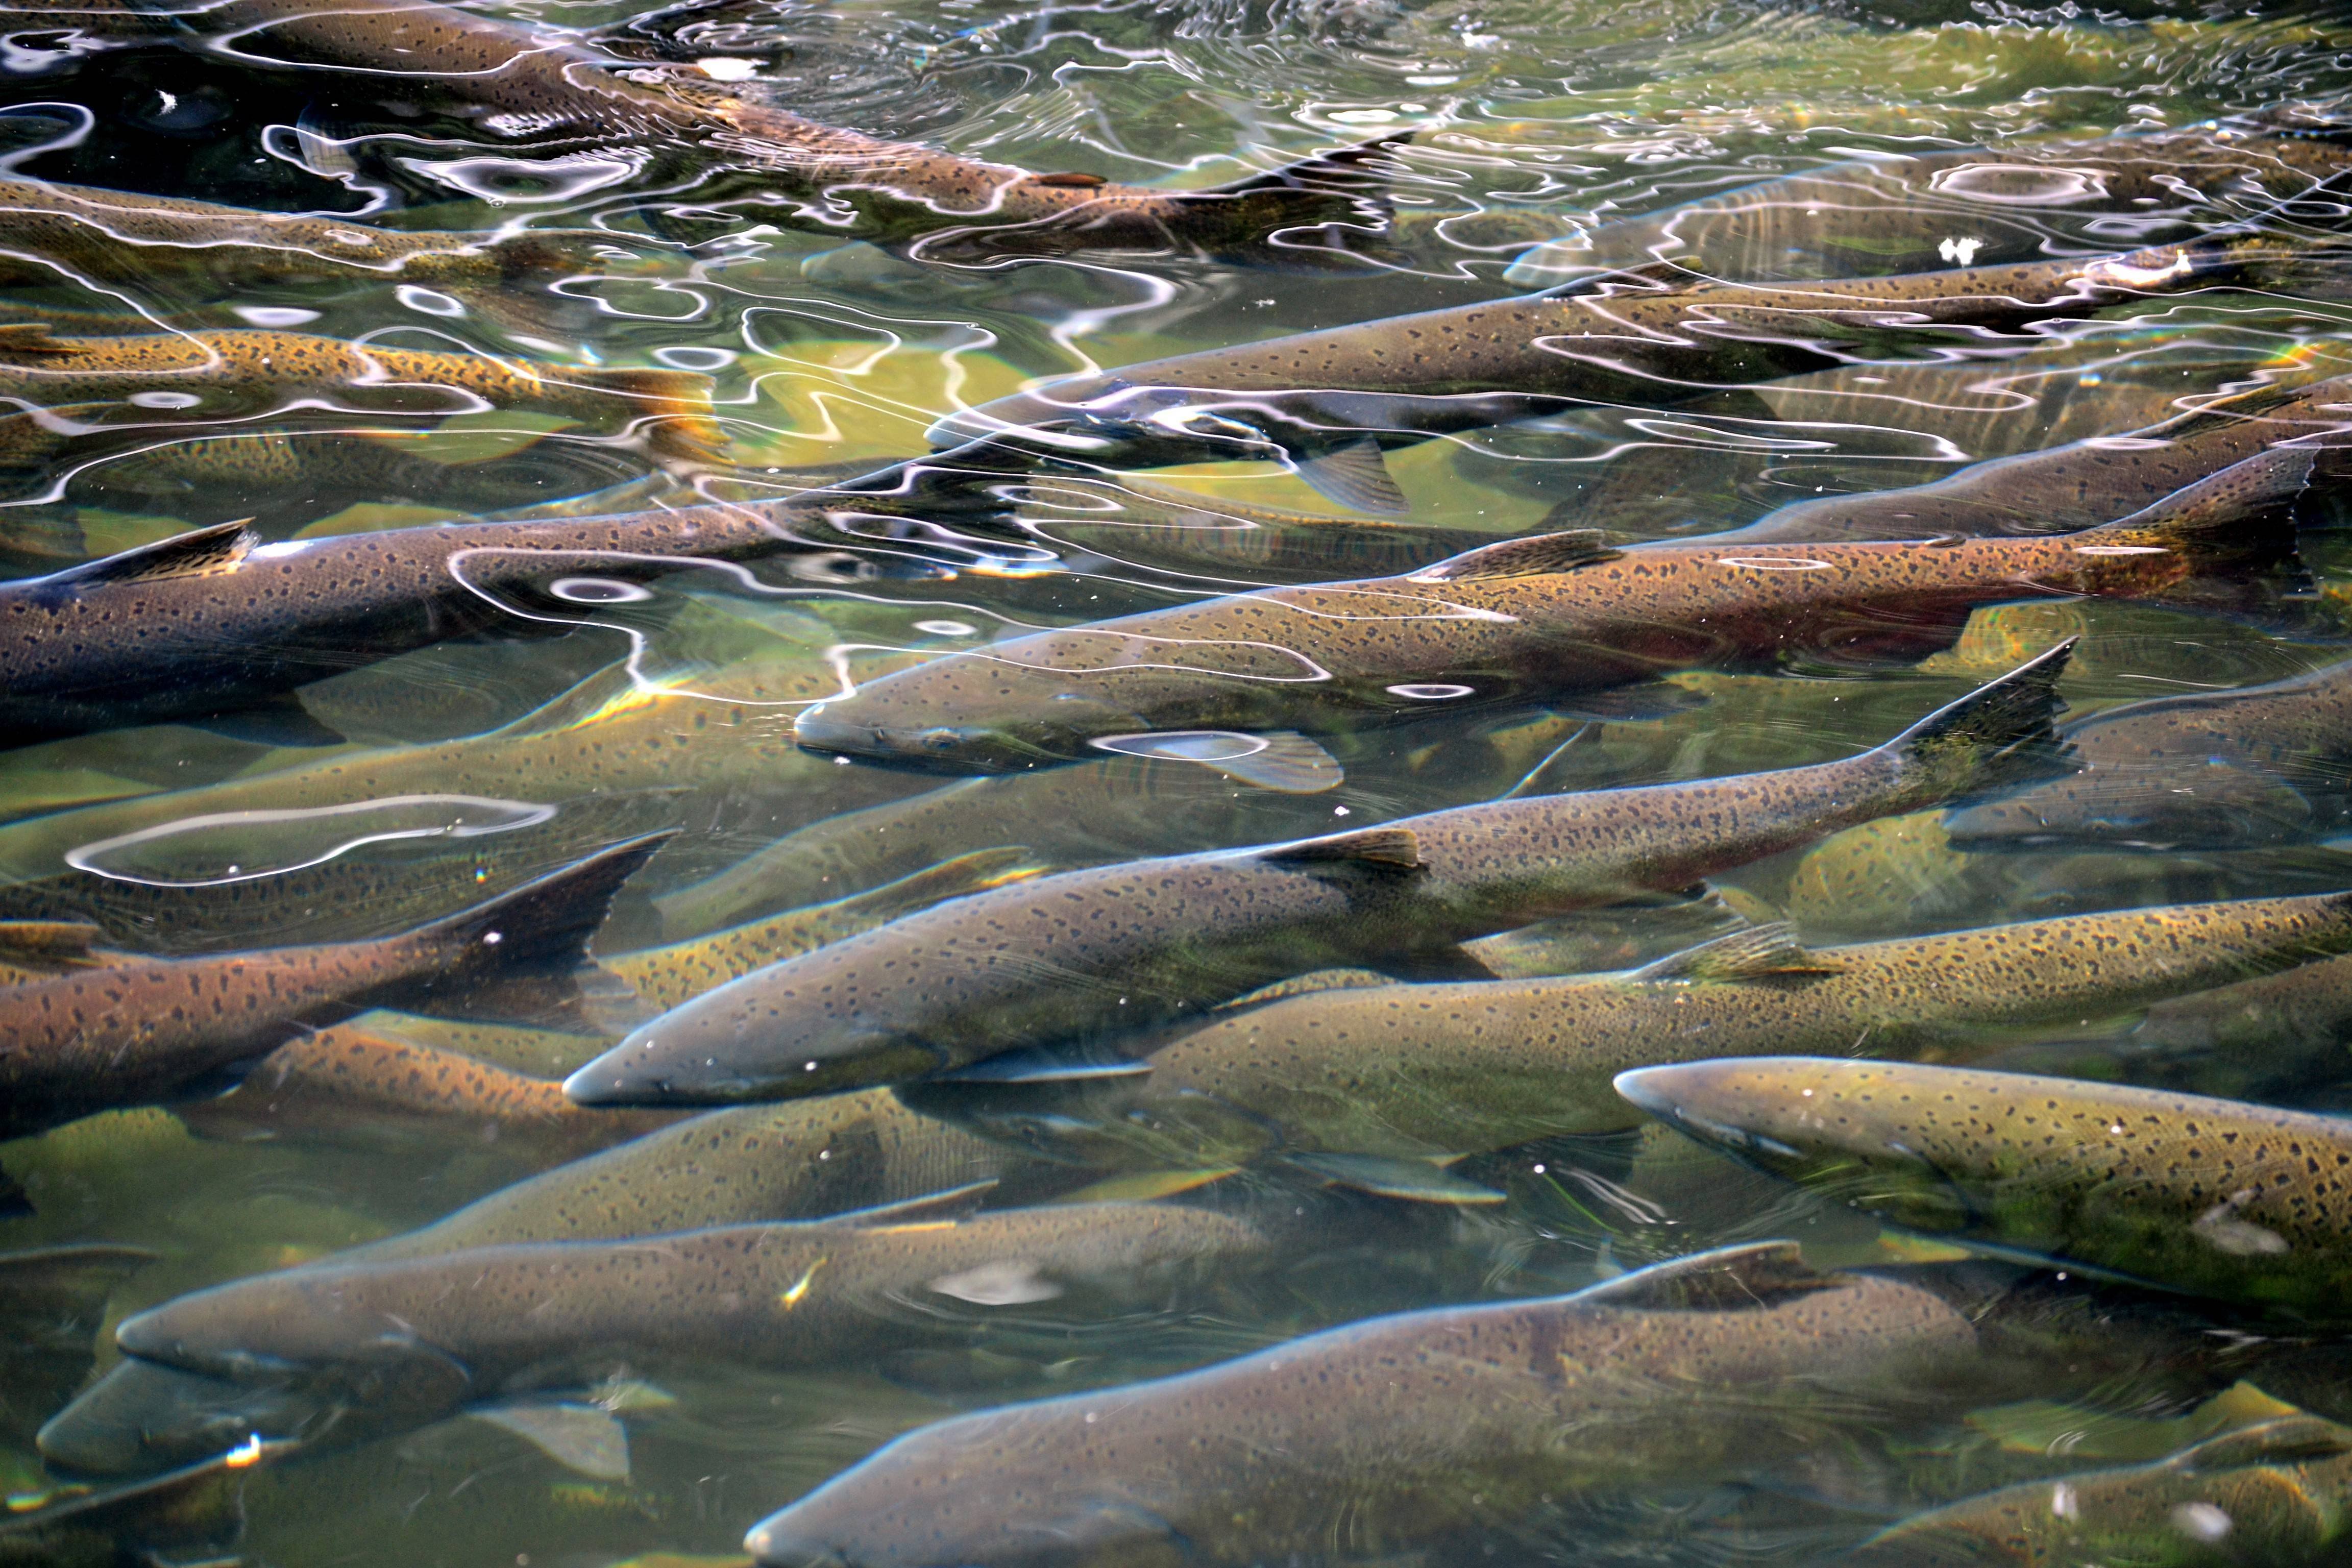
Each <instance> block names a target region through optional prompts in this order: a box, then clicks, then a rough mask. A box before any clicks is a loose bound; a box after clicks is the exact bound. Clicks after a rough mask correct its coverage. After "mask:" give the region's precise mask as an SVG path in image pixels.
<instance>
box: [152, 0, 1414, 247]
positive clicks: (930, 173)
mask: <svg viewBox="0 0 2352 1568" xmlns="http://www.w3.org/2000/svg"><path fill="white" fill-rule="evenodd" d="M199 16H200V18H201V19H200V22H199V25H200V26H202V27H203V28H204V29H205V32H206V33H207V34H208V35H210V47H213V48H215V49H216V50H218V51H220V52H224V53H227V54H231V55H233V56H236V57H238V58H245V59H248V60H250V59H254V58H262V59H270V60H285V59H289V58H290V59H292V60H295V61H300V62H315V63H318V64H322V65H331V66H338V67H341V68H345V69H348V70H358V71H370V72H377V73H382V74H385V75H388V76H393V77H395V78H401V79H408V80H409V81H411V82H412V83H417V82H429V83H430V84H431V86H432V88H433V89H434V90H435V91H436V94H437V95H439V96H441V97H443V98H444V99H456V100H460V101H462V102H464V103H466V104H467V105H468V106H470V107H471V108H472V109H473V110H475V111H476V112H478V114H480V115H481V116H482V117H483V119H484V121H485V122H486V124H487V125H488V127H489V128H490V129H491V130H493V131H494V132H495V131H498V130H499V128H500V126H501V125H502V124H503V125H509V126H510V125H513V124H517V123H521V124H528V125H530V126H531V127H532V128H533V129H537V128H539V127H541V126H545V125H548V124H551V123H552V124H555V125H564V126H569V127H571V128H572V129H573V131H574V132H575V133H580V132H585V133H588V134H592V135H593V136H595V137H596V138H598V139H599V140H600V141H612V140H615V139H618V140H622V141H625V142H636V143H639V144H643V145H647V146H649V147H652V148H656V149H665V150H667V149H676V148H678V147H681V146H685V147H693V148H696V149H697V150H698V152H699V153H702V154H703V155H704V156H706V157H715V158H718V159H720V160H723V161H725V162H726V163H730V164H734V165H738V166H740V165H750V166H751V167H752V168H755V169H757V170H759V171H760V172H761V174H763V175H764V176H765V177H766V178H767V179H768V180H769V181H770V182H772V184H773V185H775V186H777V187H781V188H782V190H783V191H785V192H787V193H792V194H805V195H809V196H812V197H814V203H813V204H812V205H813V207H814V210H813V211H810V212H809V213H808V214H807V215H806V216H807V218H808V220H809V221H812V222H813V223H815V224H818V225H823V226H828V227H835V228H839V227H848V226H856V228H858V229H859V230H860V231H861V232H862V233H865V234H866V235H869V236H871V237H877V238H902V239H903V238H912V237H918V236H923V235H930V234H935V233H936V231H940V230H958V231H970V230H974V229H995V230H1003V231H1008V234H1009V236H1010V237H1011V239H1012V242H1013V243H1015V244H1023V245H1026V246H1027V247H1034V248H1069V247H1139V246H1140V247H1150V248H1154V249H1157V248H1161V247H1167V246H1169V245H1171V244H1177V245H1186V244H1197V245H1200V246H1203V247H1212V248H1223V247H1237V246H1243V245H1246V244H1249V243H1252V242H1255V241H1257V240H1259V239H1261V238H1262V237H1264V236H1265V235H1266V234H1267V232H1268V231H1270V230H1273V229H1276V228H1278V227H1281V226H1288V225H1301V224H1315V223H1320V222H1327V221H1330V220H1332V219H1335V218H1349V217H1355V218H1364V217H1367V216H1374V215H1375V214H1376V210H1377V209H1374V208H1372V207H1370V205H1367V204H1366V202H1365V201H1364V198H1363V196H1362V195H1361V194H1360V187H1361V186H1362V185H1363V184H1365V183H1366V180H1365V175H1364V174H1363V173H1362V171H1361V170H1360V168H1359V167H1358V165H1360V163H1362V162H1363V161H1364V160H1365V158H1366V157H1367V156H1369V155H1370V153H1371V152H1372V151H1374V149H1373V148H1363V149H1343V150H1341V151H1340V152H1339V153H1332V154H1326V155H1324V156H1322V157H1319V158H1312V159H1307V160H1305V161H1303V162H1301V163H1297V164H1294V165H1291V166H1289V167H1286V168H1284V169H1280V170H1276V171H1275V172H1274V173H1272V174H1263V175H1258V176H1255V177H1252V178H1248V179H1244V180H1241V181H1238V182H1236V183H1234V184H1229V185H1224V186H1220V187H1217V188H1215V189H1213V190H1204V191H1164V190H1154V189H1150V188H1147V187H1143V186H1138V185H1125V184H1114V183H1112V182H1109V181H1107V180H1105V179H1103V178H1101V177H1100V176H1098V175H1093V174H1038V173H1033V172H1031V171H1029V170H1024V169H1020V168H1016V167H1013V166H1012V165H1009V164H1003V163H981V162H978V161H976V160H973V159H970V158H964V157H960V156H958V155H956V154H954V153H947V152H943V151H941V150H940V149H938V148H933V147H925V146H920V145H917V144H913V143H908V142H889V141H885V140H882V139H880V138H878V137H874V136H869V135H866V134H865V133H864V132H857V131H850V130H845V129H841V128H839V127H835V126H830V125H821V124H818V123H817V122H815V121H811V120H806V119H803V118H802V117H801V116H799V115H796V114H793V113H789V112H787V111H785V110H781V109H776V108H772V107H770V106H768V105H765V104H761V103H756V102H753V101H751V100H746V99H742V98H739V97H736V96H734V95H732V94H730V93H728V92H726V91H724V90H723V89H719V87H718V86H717V85H716V83H715V82H714V81H713V80H712V79H710V78H709V77H708V76H707V75H705V74H704V73H702V72H700V71H698V70H688V69H684V68H670V67H661V66H656V67H643V66H637V67H629V66H628V62H625V61H622V60H619V59H617V58H614V57H612V56H609V55H607V54H605V53H604V52H603V51H602V50H600V49H598V48H596V47H593V45H592V44H590V43H588V42H587V41H585V40H584V39H583V38H582V37H580V36H579V35H577V34H572V33H567V32H564V31H562V30H560V29H557V28H552V27H547V26H519V25H517V24H515V23H511V22H506V21H500V20H498V19H495V18H492V17H488V16H479V15H477V14H475V13H472V12H467V11H461V10H458V9H457V8H455V7H453V6H447V5H436V4H429V3H428V4H415V3H410V0H363V3H360V4H351V5H341V6H339V7H338V8H337V9H336V10H335V11H334V12H333V13H331V14H321V13H320V12H318V11H317V10H316V9H315V7H313V6H311V5H308V4H306V3H304V0H230V3H228V4H225V5H211V6H207V7H206V8H205V10H204V11H203V12H201V13H200V14H199ZM506 133H507V134H511V133H512V132H511V131H509V132H506ZM1398 139H1399V138H1396V137H1393V136H1392V137H1391V138H1390V140H1391V141H1394V140H1398ZM778 210H780V211H781V210H783V209H781V208H780V209H778Z"/></svg>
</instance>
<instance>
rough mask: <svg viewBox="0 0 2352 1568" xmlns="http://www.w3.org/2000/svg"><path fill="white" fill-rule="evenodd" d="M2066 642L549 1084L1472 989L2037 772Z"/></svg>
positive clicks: (1439, 820) (1074, 920)
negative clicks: (1261, 996)
mask: <svg viewBox="0 0 2352 1568" xmlns="http://www.w3.org/2000/svg"><path fill="white" fill-rule="evenodd" d="M2068 647H2071V645H2068ZM2068 647H2060V648H2058V649H2054V650H2053V651H2052V652H2050V653H2047V654H2044V655H2042V657H2041V658H2037V659H2035V660H2033V661H2032V663H2030V664H2027V665H2025V666H2023V667H2022V668H2020V669H2018V670H2016V671H2014V672H2012V673H2011V674H2010V675H2008V676H2004V677H2003V678H2001V679H2000V680H1998V681H1995V682H1993V683H1991V684H1990V685H1988V686H1985V687H1983V688H1981V689H1979V690H1978V691H1977V692H1975V693H1974V694H1972V695H1971V696H1969V697H1966V698H1963V699H1962V700H1959V701H1958V702H1956V703H1953V704H1951V705H1950V706H1949V707H1947V708H1945V709H1943V710H1940V711H1938V712H1937V713H1935V714H1933V715H1931V716H1929V717H1928V718H1927V719H1924V720H1922V721H1919V722H1918V723H1917V724H1916V725H1914V726H1913V727H1912V728H1911V729H1909V730H1908V731H1905V732H1904V733H1903V734H1902V735H1900V736H1897V737H1896V738H1895V739H1894V740H1892V741H1890V742H1886V743H1885V744H1884V745H1882V746H1880V747H1878V748H1877V749H1876V750H1874V751H1871V752H1864V753H1863V754H1862V755H1860V756H1857V757H1853V758H1850V759H1848V760H1846V761H1843V762H1837V763H1824V764H1822V765H1820V766H1816V767H1809V768H1794V769H1790V770H1788V771H1785V772H1781V773H1755V774H1749V775H1746V776H1741V777H1734V778H1727V779H1716V780H1708V781H1703V782H1698V783H1692V784H1666V785H1659V786H1654V787H1650V788H1636V789H1623V790H1612V791H1601V792H1594V793H1591V794H1583V795H1554V796H1541V797H1536V798H1532V799H1525V798H1523V799H1507V800H1503V801H1499V802H1496V803H1492V804H1489V805H1475V806H1468V807H1464V808H1461V809H1457V810H1452V811H1439V812H1433V813H1429V814H1427V815H1425V816H1414V817H1407V818H1405V819H1402V820H1401V821H1398V822H1393V823H1391V824H1389V825H1387V826H1381V827H1373V828H1366V829H1363V830H1361V831H1359V832H1355V833H1346V834H1339V835H1336V836H1334V837H1326V838H1310V839H1307V840H1304V841H1303V842H1298V843H1292V844H1282V845H1274V846H1269V847H1260V848H1251V849H1236V850H1227V851H1217V852H1212V853H1208V854H1198V855H1186V856H1175V857H1170V858H1161V859H1153V860H1135V861H1129V862H1126V863H1123V864H1119V865H1115V866H1109V867H1105V868H1099V869H1094V870H1082V871H1069V872H1064V873H1061V874H1059V875H1056V876H1051V877H1043V878H1039V879H1036V880H1034V881H1030V882H1024V883H1022V884H1019V885H1017V886H1014V887H1011V888H1004V889H997V890H996V891H993V892H988V893H981V894H977V895H974V896H973V897H971V898H967V899H958V900H953V901H952V902H950V903H947V904H943V905H940V907H939V908H937V909H934V910H925V911H924V912H922V913H920V914H916V915H909V916H907V917H905V918H904V919H901V920H897V921H891V922H890V923H889V924H888V925H887V926H884V927H882V928H881V929H880V930H878V931H868V932H866V933H865V934H864V935H862V936H856V937H852V938H850V939H848V940H847V941H845V942H835V943H834V944H832V945H831V946H829V947H824V948H820V949H819V950H818V951H816V952H813V953H809V954H806V955H805V956H803V957H801V958H797V959H793V960H790V961H788V962H786V963H780V964H776V965H773V966H772V967H770V968H768V969H763V970H760V971H757V972H755V973H751V974H748V975H745V976H744V977H743V978H742V979H740V980H738V981H735V982H733V983H732V984H728V985H725V986H722V987H720V988H719V990H717V991H714V992H711V993H710V994H708V995H706V996H703V997H701V998H700V999H698V1000H697V1001H695V1002H691V1003H688V1005H685V1006H683V1007H680V1008H677V1009H676V1010H674V1011H672V1012H670V1013H667V1014H665V1015H664V1016H661V1017H659V1018H656V1019H655V1020H654V1021H653V1022H651V1023H649V1024H646V1025H645V1026H642V1027H640V1028H639V1029H637V1030H636V1031H635V1033H634V1034H632V1035H630V1036H629V1037H627V1038H626V1039H625V1040H623V1041H622V1042H621V1044H620V1045H618V1046H616V1047H614V1048H613V1049H612V1050H611V1051H610V1052H608V1053H606V1054H605V1055H604V1056H603V1057H601V1058H597V1060H595V1061H593V1062H591V1063H590V1064H589V1065H588V1066H586V1067H584V1068H581V1069H580V1070H579V1071H578V1072H576V1073H574V1074H573V1075H572V1077H571V1079H568V1080H566V1084H565V1089H566V1091H567V1092H568V1093H570V1094H571V1095H572V1097H573V1098H574V1099H576V1100H580V1101H581V1102H583V1104H614V1105H620V1104H698V1103H715V1102H721V1101H726V1100H776V1099H790V1098H793V1097H796V1096H800V1095H807V1094H824V1093H831V1092H835V1091H837V1090H840V1089H854V1088H859V1087H863V1086H865V1085H867V1084H873V1083H882V1082H888V1081H892V1080H897V1079H914V1078H920V1077H924V1076H926V1075H929V1074H933V1073H937V1072H940V1071H945V1070H950V1069H953V1068H961V1067H963V1066H965V1065H966V1064H969V1063H971V1062H975V1061H978V1060H980V1059H981V1058H986V1057H990V1056H994V1055H996V1054H997V1053H999V1052H1003V1051H1009V1050H1013V1049H1016V1048H1024V1047H1047V1046H1053V1045H1056V1044H1061V1043H1065V1042H1075V1041H1079V1040H1084V1039H1087V1038H1088V1037H1101V1036H1105V1035H1108V1034H1118V1033H1128V1032H1132V1031H1135V1030H1139V1029H1141V1028H1145V1027H1148V1026H1152V1025H1156V1024H1159V1023H1162V1022H1165V1021H1167V1020H1170V1019H1172V1018H1178V1017H1181V1016H1185V1015H1187V1014H1197V1013H1201V1012H1203V1011H1205V1010H1207V1009H1208V1008H1210V1007H1213V1006H1215V1005H1217V1004H1219V1003H1221V1002H1224V1001H1227V1000H1230V999H1231V998H1234V997H1235V996H1239V995H1243V994H1246V993H1248V992H1250V991H1252V990H1255V988H1257V987H1258V986H1261V985H1265V984H1269V983H1271V982H1273V981H1276V980H1281V979H1286V978H1287V977H1289V976H1291V975H1294V974H1300V973H1306V972H1307V971H1309V970H1314V969H1320V968H1330V967H1334V966H1346V965H1378V966H1381V967H1382V968H1383V969H1387V970H1391V971H1394V972H1400V973H1407V974H1423V975H1427V974H1433V973H1434V974H1446V973H1450V974H1453V975H1457V976H1458V975H1461V974H1463V973H1476V974H1480V975H1487V974H1488V973H1489V972H1487V971H1486V970H1485V968H1484V966H1483V965H1479V964H1477V963H1476V962H1475V960H1473V959H1471V958H1469V956H1468V955H1467V954H1466V953H1465V952H1463V950H1462V949H1461V947H1460V946H1459V944H1460V943H1461V942H1464V941H1465V940H1467V939H1469V938H1472V937H1475V936H1482V935H1486V934H1488V933H1490V932H1493V931H1502V930H1506V929H1508V928H1511V927H1515V926H1521V925H1526V924H1528V922H1529V921H1536V920H1540V919H1544V918H1546V917H1548V916H1550V915H1554V914H1559V913H1564V912H1566V911H1568V910H1576V909H1582V908H1587V907H1590V906H1592V905H1595V904H1603V903H1612V902H1616V901H1618V900H1621V899H1623V898H1626V897H1628V896H1631V895H1633V894H1635V893H1638V892H1641V891H1643V890H1672V889H1680V888H1685V887H1688V886H1690V885H1691V884H1692V883H1694V882H1695V881H1696V880H1697V879H1700V878H1703V877H1706V876H1708V875H1710V874H1712V873H1714V872H1716V871H1719V870H1723V869H1726V868H1729V867H1732V866H1736V865H1740V864H1743V863H1745V862H1748V861H1750V860H1754V859H1759V858H1762V857H1764V856H1766V855H1769V854H1773V853H1776V852H1778V851H1780V850H1781V849H1786V848H1790V847H1794V846H1796V845H1799V844H1802V843H1805V842H1807V841H1809V840H1811V839H1812V838H1814V837H1819V836H1821V835H1822V834H1824V833H1828V832H1832V831H1834V830H1835V829H1836V828H1838V827H1841V826H1848V825H1850V824H1853V823H1855V822H1862V821H1867V820H1869V819H1870V818H1872V817H1875V816H1885V815H1887V814H1889V813H1893V812H1898V811H1904V810H1908V809H1913V808H1916V807H1917V806H1919V805H1926V804H1928V803H1931V802H1936V801H1942V800H1946V799H1949V798H1951V797H1952V796H1953V795H1957V794H1961V793H1965V792H1969V791H1971V790H1975V789H1979V788H1982V787H1984V786H1985V785H1986V784H1988V783H1989V782H1990V781H1991V780H1993V779H1994V778H1997V777H1998V776H2000V774H2001V773H2004V772H2006V771H2007V770H2009V769H2010V768H2011V767H2014V766H2017V765H2019V764H2020V763H2021V762H2022V761H2023V760H2024V759H2028V758H2035V757H2036V753H2037V748H2038V746H2039V744H2040V742H2041V739H2042V737H2043V736H2044V735H2045V734H2046V733H2047V726H2048V723H2049V715H2050V710H2051V706H2052V704H2053V701H2054V700H2055V699H2054V696H2053V683H2054V682H2055V680H2056V679H2057V676H2058V673H2059V671H2060V670H2061V669H2062V668H2063V667H2064V664H2065V659H2066V655H2067V651H2068Z"/></svg>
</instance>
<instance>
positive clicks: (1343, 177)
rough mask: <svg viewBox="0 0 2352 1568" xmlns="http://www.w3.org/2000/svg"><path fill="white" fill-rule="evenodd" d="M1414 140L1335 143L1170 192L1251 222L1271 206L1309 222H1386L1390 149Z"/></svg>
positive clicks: (1284, 216)
mask: <svg viewBox="0 0 2352 1568" xmlns="http://www.w3.org/2000/svg"><path fill="white" fill-rule="evenodd" d="M1410 141H1412V132H1410V131H1391V132H1383V133H1382V134H1381V135H1380V136H1378V137H1376V138H1374V139H1372V140H1371V141H1369V142H1357V143H1356V144H1355V145H1353V146H1351V147H1335V148H1333V149H1331V150H1330V151H1329V152H1328V153H1314V154H1312V155H1310V156H1308V157H1305V158H1301V159H1298V160H1297V161H1296V162H1294V163H1285V164H1284V165H1283V166H1282V167H1281V168H1279V169H1275V170H1272V171H1270V172H1268V173H1266V174H1253V175H1251V176H1250V177H1249V178H1247V179H1245V180H1235V181H1234V182H1233V183H1232V184H1224V185H1216V186H1213V187H1211V188H1210V189H1208V190H1204V191H1183V192H1179V193H1171V194H1173V195H1176V196H1177V197H1178V199H1179V200H1180V201H1182V202H1185V203H1189V204H1196V205H1215V204H1219V203H1223V204H1228V205H1234V206H1235V207H1237V208H1239V209H1242V210H1244V211H1246V212H1247V213H1248V214H1249V221H1250V222H1253V223H1259V222H1264V221H1266V220H1267V216H1268V215H1267V214H1266V212H1265V208H1267V207H1268V206H1277V207H1280V208H1281V209H1283V210H1282V213H1281V221H1286V222H1289V223H1309V222H1315V221H1328V220H1334V219H1340V218H1346V217H1349V216H1353V217H1356V218H1358V219H1370V220H1372V221H1374V222H1376V223H1378V224H1379V225H1381V226H1383V227H1385V226H1387V224H1388V221H1389V219H1390V218H1391V216H1393V215H1394V212H1395V207H1394V205H1393V204H1392V203H1391V201H1390V199H1389V194H1388V185H1389V174H1390V171H1391V170H1392V169H1393V168H1394V167H1395V164H1394V163H1391V162H1388V158H1389V155H1390V154H1392V153H1394V152H1395V151H1396V149H1397V148H1399V147H1401V146H1402V145H1403V144H1404V143H1406V142H1410Z"/></svg>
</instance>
